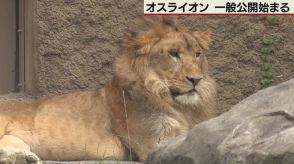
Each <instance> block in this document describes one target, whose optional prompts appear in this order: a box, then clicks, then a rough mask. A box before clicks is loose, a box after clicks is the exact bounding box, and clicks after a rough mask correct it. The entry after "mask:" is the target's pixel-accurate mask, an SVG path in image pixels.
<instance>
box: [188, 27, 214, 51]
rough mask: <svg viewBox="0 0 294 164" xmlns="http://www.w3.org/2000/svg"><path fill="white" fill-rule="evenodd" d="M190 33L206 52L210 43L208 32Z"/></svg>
mask: <svg viewBox="0 0 294 164" xmlns="http://www.w3.org/2000/svg"><path fill="white" fill-rule="evenodd" d="M192 33H193V36H194V37H195V38H196V40H197V41H198V43H199V45H200V46H201V48H203V49H206V50H207V49H208V48H209V44H210V42H211V34H210V32H209V31H194V32H192Z"/></svg>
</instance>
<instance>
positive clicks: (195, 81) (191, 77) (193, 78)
mask: <svg viewBox="0 0 294 164" xmlns="http://www.w3.org/2000/svg"><path fill="white" fill-rule="evenodd" d="M186 78H187V79H188V81H190V82H191V83H192V84H193V86H194V87H195V86H196V85H197V84H198V83H199V81H200V80H201V79H202V78H201V77H196V76H186Z"/></svg>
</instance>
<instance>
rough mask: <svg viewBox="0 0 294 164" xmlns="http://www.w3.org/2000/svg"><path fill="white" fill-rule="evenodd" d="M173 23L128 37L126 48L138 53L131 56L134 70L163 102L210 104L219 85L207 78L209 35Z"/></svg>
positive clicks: (165, 23) (157, 25) (148, 88)
mask: <svg viewBox="0 0 294 164" xmlns="http://www.w3.org/2000/svg"><path fill="white" fill-rule="evenodd" d="M169 21H170V20H168V21H166V22H164V19H163V20H162V21H161V22H159V23H158V22H157V23H155V24H153V25H152V26H151V28H150V29H149V30H147V31H143V32H141V33H138V34H134V35H132V36H129V37H127V39H126V40H125V45H126V46H127V47H128V48H129V49H131V51H134V52H135V53H134V54H133V55H129V56H128V57H129V58H130V64H131V70H132V71H133V72H135V73H136V76H138V77H140V79H143V81H144V85H145V87H146V89H147V90H148V91H149V92H151V93H153V94H154V95H157V96H159V97H161V98H165V97H170V98H171V99H172V101H173V102H175V103H177V104H180V105H184V106H197V105H199V104H201V103H202V104H203V101H210V100H208V99H213V98H214V94H215V85H214V81H213V80H212V79H211V78H210V77H209V76H208V74H207V61H206V57H205V54H204V52H205V50H206V49H207V48H208V45H209V41H210V36H209V33H208V32H197V31H196V32H192V31H189V30H187V29H186V28H184V27H182V26H178V25H176V24H173V23H170V22H169ZM171 24H172V25H171ZM129 51H130V50H129ZM121 68H122V67H121ZM118 71H120V70H118ZM124 75H125V74H124ZM125 76H130V74H129V75H125Z"/></svg>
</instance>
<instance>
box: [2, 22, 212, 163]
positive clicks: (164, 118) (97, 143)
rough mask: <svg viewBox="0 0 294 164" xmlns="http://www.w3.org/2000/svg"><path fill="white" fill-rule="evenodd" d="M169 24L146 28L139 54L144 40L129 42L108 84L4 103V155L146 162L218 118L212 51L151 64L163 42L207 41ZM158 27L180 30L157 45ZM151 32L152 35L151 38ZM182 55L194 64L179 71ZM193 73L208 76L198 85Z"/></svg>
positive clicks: (188, 63) (159, 59)
mask: <svg viewBox="0 0 294 164" xmlns="http://www.w3.org/2000/svg"><path fill="white" fill-rule="evenodd" d="M162 22H164V21H163V20H162ZM162 22H161V24H159V26H155V27H154V28H153V29H152V28H151V31H149V32H147V34H146V35H145V34H144V37H143V40H142V38H141V40H140V41H141V42H144V46H143V47H142V46H141V48H142V49H140V50H137V49H136V51H137V52H135V48H134V47H140V46H139V45H136V43H137V42H138V41H134V40H136V39H138V38H131V39H129V40H125V44H126V45H124V46H123V48H122V50H121V51H120V54H119V56H118V57H117V58H116V60H115V75H114V77H113V79H112V80H111V81H110V82H109V83H108V84H107V85H106V86H105V87H104V88H102V89H100V90H96V91H84V92H76V93H71V94H66V95H61V96H54V97H51V98H47V99H41V100H36V101H31V102H16V101H1V102H0V137H1V138H0V161H1V160H3V159H6V158H7V157H10V155H11V154H12V155H13V153H15V152H25V153H31V152H33V153H35V154H36V155H38V156H39V157H40V158H41V159H46V160H95V159H105V158H106V159H114V160H127V159H128V156H129V154H131V153H132V154H133V155H136V156H137V157H138V158H139V160H141V161H144V160H145V159H146V157H147V155H148V153H149V152H150V150H151V149H152V148H153V147H154V146H156V145H157V144H159V143H161V142H164V141H166V140H168V139H171V138H174V137H176V136H178V135H181V134H185V133H186V132H187V131H188V130H189V129H191V128H192V127H193V126H194V125H195V124H197V123H199V122H200V121H203V120H206V119H209V118H211V117H212V116H213V115H214V113H215V110H214V97H215V92H216V91H215V84H214V81H213V79H212V78H210V77H209V76H208V75H207V68H206V67H207V66H206V59H205V58H204V56H203V57H201V56H200V57H198V56H197V57H195V58H194V57H193V56H192V57H191V60H190V59H188V57H189V56H187V59H185V57H184V56H183V57H182V59H180V58H174V57H167V56H165V55H162V56H158V57H151V59H150V61H149V62H147V59H148V58H146V52H145V51H148V53H150V54H152V53H157V54H158V52H157V49H158V47H161V48H162V49H161V50H160V51H163V48H165V47H167V46H169V45H170V44H173V45H172V46H173V47H178V48H179V49H180V48H181V47H182V48H183V47H186V48H187V47H189V45H190V42H192V43H193V45H194V44H196V43H197V45H198V43H199V45H200V46H205V44H203V43H202V42H203V40H201V38H200V37H199V38H197V39H198V40H197V39H193V38H192V37H190V36H188V34H189V35H190V34H191V35H192V33H189V32H188V31H185V29H184V30H182V29H181V28H180V27H179V29H180V30H178V31H177V30H176V31H175V32H173V33H172V29H173V27H169V26H170V25H168V24H163V23H162ZM161 26H163V27H161ZM154 29H155V30H154ZM158 29H161V30H162V29H165V30H169V31H162V32H163V33H168V32H171V34H172V35H168V36H167V38H166V39H164V38H165V37H161V40H163V41H158V43H157V42H156V45H152V46H150V42H151V40H152V39H153V40H154V38H155V35H156V34H155V33H156V32H158V31H157V30H158ZM152 30H153V31H152ZM186 34H187V36H186ZM149 35H150V36H149ZM162 35H163V34H162ZM138 36H139V37H142V36H140V35H138ZM182 36H183V37H182ZM199 36H200V35H199ZM148 37H149V39H150V40H148V41H146V40H144V39H146V38H148ZM157 37H159V36H157ZM197 37H198V36H197ZM171 38H176V39H171ZM179 38H180V39H179ZM189 39H190V40H191V41H189ZM153 40H152V41H153ZM165 40H166V41H165ZM133 41H134V42H135V43H133ZM186 42H187V43H186ZM194 42H195V43H194ZM192 43H191V44H192ZM154 44H155V43H154ZM197 45H196V48H195V49H194V48H193V47H192V48H189V53H190V51H191V52H192V51H193V53H194V51H196V52H197V51H199V49H200V48H199V46H198V50H197ZM150 47H152V48H151V50H150ZM179 52H180V50H179ZM182 53H183V54H184V53H188V50H186V51H184V50H183V51H182ZM134 54H139V55H142V56H135V55H134ZM148 60H149V59H148ZM179 60H182V61H181V62H183V63H184V64H186V65H182V66H181V71H179V70H180V69H179V68H180V67H175V68H177V69H173V70H172V71H171V70H170V68H171V65H175V66H176V64H177V63H178V62H179ZM159 62H162V63H161V66H160V67H158V68H157V65H160V64H159ZM148 63H149V64H148ZM156 64H157V65H156ZM168 64H169V65H168ZM194 64H195V65H194ZM152 65H153V66H152ZM151 66H152V67H151ZM171 72H172V74H171ZM177 72H178V73H184V74H185V75H184V76H183V77H184V79H185V80H184V81H180V79H178V81H177V83H176V84H177V85H176V84H174V83H175V82H174V83H172V82H171V81H172V80H170V79H174V78H175V77H176V78H180V77H181V75H180V74H177ZM186 73H187V75H186ZM190 75H191V76H193V79H194V80H195V79H196V78H198V76H199V79H200V82H199V83H198V82H197V85H196V83H194V81H193V86H192V85H191V78H190ZM194 75H195V76H194ZM186 78H187V79H188V80H187V79H186ZM201 79H202V80H201ZM174 81H175V80H174ZM180 82H181V83H180ZM191 87H192V89H191ZM1 153H2V154H1ZM32 156H35V155H34V154H32ZM1 158H3V159H1Z"/></svg>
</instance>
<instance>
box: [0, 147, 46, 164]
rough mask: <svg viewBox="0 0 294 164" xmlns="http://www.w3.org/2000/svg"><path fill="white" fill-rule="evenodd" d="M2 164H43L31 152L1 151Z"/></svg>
mask: <svg viewBox="0 0 294 164" xmlns="http://www.w3.org/2000/svg"><path fill="white" fill-rule="evenodd" d="M0 164H41V161H40V159H39V157H38V156H37V155H36V154H34V153H32V152H29V151H22V150H13V149H0Z"/></svg>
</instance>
